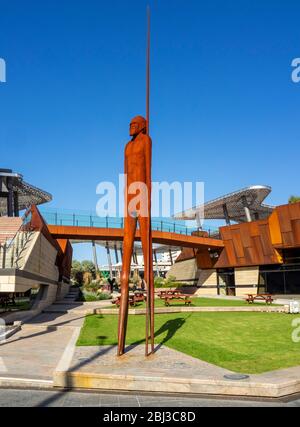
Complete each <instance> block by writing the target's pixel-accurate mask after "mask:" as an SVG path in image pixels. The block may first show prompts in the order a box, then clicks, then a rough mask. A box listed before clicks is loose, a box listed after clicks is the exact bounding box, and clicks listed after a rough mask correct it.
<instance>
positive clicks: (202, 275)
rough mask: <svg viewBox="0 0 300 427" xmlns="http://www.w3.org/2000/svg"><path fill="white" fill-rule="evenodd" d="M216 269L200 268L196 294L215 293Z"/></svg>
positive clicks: (216, 292) (216, 291)
mask: <svg viewBox="0 0 300 427" xmlns="http://www.w3.org/2000/svg"><path fill="white" fill-rule="evenodd" d="M217 283H218V281H217V271H216V270H200V271H199V280H198V287H199V289H198V291H197V295H198V296H201V295H214V296H215V295H217V294H218V286H217Z"/></svg>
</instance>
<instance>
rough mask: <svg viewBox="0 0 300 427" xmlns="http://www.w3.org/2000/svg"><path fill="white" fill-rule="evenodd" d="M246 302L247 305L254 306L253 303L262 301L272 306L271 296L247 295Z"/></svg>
mask: <svg viewBox="0 0 300 427" xmlns="http://www.w3.org/2000/svg"><path fill="white" fill-rule="evenodd" d="M246 301H247V302H248V304H254V303H255V301H264V302H265V303H266V304H269V305H271V304H273V302H274V299H273V297H272V295H271V294H257V295H253V294H247V298H246Z"/></svg>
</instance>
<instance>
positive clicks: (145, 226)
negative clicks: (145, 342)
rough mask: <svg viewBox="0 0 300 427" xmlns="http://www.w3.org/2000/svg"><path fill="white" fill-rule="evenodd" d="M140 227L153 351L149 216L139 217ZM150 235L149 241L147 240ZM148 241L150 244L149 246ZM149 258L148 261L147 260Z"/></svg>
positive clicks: (152, 282)
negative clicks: (148, 297)
mask: <svg viewBox="0 0 300 427" xmlns="http://www.w3.org/2000/svg"><path fill="white" fill-rule="evenodd" d="M139 223H140V229H141V241H142V247H143V255H144V264H145V280H146V283H147V288H148V287H149V294H150V301H147V304H149V307H150V337H151V351H152V353H153V352H154V276H153V249H152V234H151V233H150V232H149V231H150V220H149V218H142V217H141V218H139ZM149 237H150V240H151V241H150V242H149ZM149 243H150V246H149ZM148 259H149V262H148ZM148 272H150V283H148Z"/></svg>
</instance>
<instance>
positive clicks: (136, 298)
mask: <svg viewBox="0 0 300 427" xmlns="http://www.w3.org/2000/svg"><path fill="white" fill-rule="evenodd" d="M146 299H147V298H146V297H145V295H144V294H143V293H142V292H137V293H136V294H135V295H131V296H130V297H129V305H130V307H135V306H136V304H137V303H139V302H145V301H146ZM112 304H115V305H116V306H117V307H120V304H121V297H118V298H116V299H115V300H114V301H112Z"/></svg>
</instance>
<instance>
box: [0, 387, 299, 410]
mask: <svg viewBox="0 0 300 427" xmlns="http://www.w3.org/2000/svg"><path fill="white" fill-rule="evenodd" d="M0 407H102V408H105V407H115V408H138V407H150V408H167V407H169V408H182V407H187V408H196V407H300V399H299V397H298V398H295V400H293V401H282V400H281V401H274V400H268V401H261V400H260V401H259V400H242V399H236V400H234V399H232V398H231V399H222V398H220V397H219V398H217V397H216V398H209V397H204V396H203V397H197V398H196V397H189V398H187V397H185V396H159V395H148V396H147V395H141V394H133V393H132V394H110V393H109V394H104V393H84V392H57V391H48V390H17V389H5V390H1V389H0Z"/></svg>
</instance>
